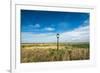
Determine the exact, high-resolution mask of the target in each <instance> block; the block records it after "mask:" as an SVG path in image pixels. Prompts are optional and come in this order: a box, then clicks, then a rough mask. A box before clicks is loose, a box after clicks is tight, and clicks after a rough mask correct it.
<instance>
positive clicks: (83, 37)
mask: <svg viewBox="0 0 100 73" xmlns="http://www.w3.org/2000/svg"><path fill="white" fill-rule="evenodd" d="M47 30H49V31H53V30H54V29H51V28H48V29H47ZM59 38H60V39H59V40H60V42H89V25H86V26H80V27H78V28H75V29H73V30H71V31H66V32H63V33H60V37H59ZM21 42H22V43H48V42H56V33H40V34H37V33H32V32H21Z"/></svg>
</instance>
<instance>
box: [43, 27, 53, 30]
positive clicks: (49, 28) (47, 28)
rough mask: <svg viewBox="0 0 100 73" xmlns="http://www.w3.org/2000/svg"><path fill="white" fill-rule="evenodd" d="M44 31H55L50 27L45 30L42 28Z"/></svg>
mask: <svg viewBox="0 0 100 73" xmlns="http://www.w3.org/2000/svg"><path fill="white" fill-rule="evenodd" d="M44 30H46V31H54V30H55V29H54V28H52V27H46V28H44Z"/></svg>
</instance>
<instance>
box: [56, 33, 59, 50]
mask: <svg viewBox="0 0 100 73" xmlns="http://www.w3.org/2000/svg"><path fill="white" fill-rule="evenodd" d="M56 36H57V51H58V50H59V33H57V35H56Z"/></svg>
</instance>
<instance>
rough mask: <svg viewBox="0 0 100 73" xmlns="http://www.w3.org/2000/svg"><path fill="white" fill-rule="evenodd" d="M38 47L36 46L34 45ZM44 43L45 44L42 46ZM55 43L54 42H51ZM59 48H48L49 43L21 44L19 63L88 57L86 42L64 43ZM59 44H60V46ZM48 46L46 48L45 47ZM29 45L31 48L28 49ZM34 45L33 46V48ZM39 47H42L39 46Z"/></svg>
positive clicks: (84, 58)
mask: <svg viewBox="0 0 100 73" xmlns="http://www.w3.org/2000/svg"><path fill="white" fill-rule="evenodd" d="M37 45H38V47H40V48H36V46H37ZM44 45H45V46H44ZM53 45H55V44H53ZM62 45H63V46H64V47H63V48H62V47H61V48H59V50H57V49H56V48H55V49H54V48H50V47H51V46H52V45H51V44H41V45H39V44H35V45H33V46H32V44H31V46H30V45H25V44H24V45H22V46H21V63H28V62H48V61H72V60H87V59H89V47H88V45H87V44H86V45H85V44H81V45H79V44H78V45H76V44H71V45H65V44H62ZM62 45H60V46H62ZM46 46H48V48H47V49H45V47H46ZM30 47H31V49H30ZM34 47H35V48H34ZM41 47H44V49H43V48H41Z"/></svg>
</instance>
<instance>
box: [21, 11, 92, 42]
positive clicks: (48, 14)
mask: <svg viewBox="0 0 100 73" xmlns="http://www.w3.org/2000/svg"><path fill="white" fill-rule="evenodd" d="M89 16H90V15H89V13H79V12H61V11H59V12H56V11H39V10H38V11H36V10H21V43H48V42H56V34H57V33H59V34H60V35H59V40H60V42H89Z"/></svg>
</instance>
